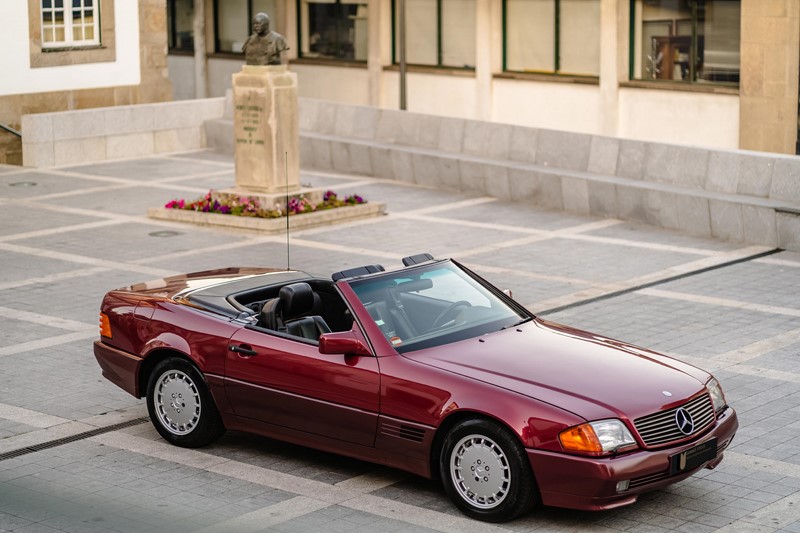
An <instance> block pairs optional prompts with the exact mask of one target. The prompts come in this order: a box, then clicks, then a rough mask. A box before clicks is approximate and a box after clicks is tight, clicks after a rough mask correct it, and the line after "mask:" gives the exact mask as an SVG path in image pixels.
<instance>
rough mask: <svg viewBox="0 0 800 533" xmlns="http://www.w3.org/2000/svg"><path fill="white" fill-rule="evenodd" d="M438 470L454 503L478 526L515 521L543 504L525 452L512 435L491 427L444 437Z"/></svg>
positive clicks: (462, 428) (462, 426)
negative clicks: (478, 524)
mask: <svg viewBox="0 0 800 533" xmlns="http://www.w3.org/2000/svg"><path fill="white" fill-rule="evenodd" d="M439 468H440V472H441V476H442V481H443V483H444V489H445V492H447V495H448V496H449V497H450V499H451V500H453V503H455V504H456V505H457V506H458V507H459V508H460V509H461V510H462V511H463V512H464V513H465V514H466V515H468V516H470V517H472V518H477V519H478V520H484V521H487V522H505V521H507V520H511V519H513V518H516V517H518V516H520V515H522V514H523V513H525V512H527V511H529V510H530V509H531V507H533V505H534V504H535V503H536V502H537V501H538V499H539V493H538V490H537V488H536V480H535V479H534V477H533V472H532V471H531V467H530V464H529V462H528V458H527V457H526V455H525V450H524V449H523V448H522V446H521V445H520V443H519V442H518V441H517V439H516V437H515V436H514V435H513V434H512V433H511V431H509V430H508V429H507V428H505V427H504V426H501V425H500V424H498V423H496V422H493V421H489V420H482V419H477V420H465V421H463V422H459V423H458V424H456V425H455V426H454V427H453V428H452V429H451V430H450V432H449V433H448V434H447V437H445V440H444V443H443V445H442V453H441V456H440V461H439Z"/></svg>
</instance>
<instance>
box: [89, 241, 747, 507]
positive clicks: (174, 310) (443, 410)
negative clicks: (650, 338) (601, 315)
mask: <svg viewBox="0 0 800 533" xmlns="http://www.w3.org/2000/svg"><path fill="white" fill-rule="evenodd" d="M403 264H404V266H403V267H402V268H398V269H396V270H390V271H386V270H385V269H384V268H383V267H382V266H380V265H366V266H361V267H355V268H352V269H349V270H345V271H341V272H336V273H334V274H333V275H332V276H331V277H330V278H320V277H314V276H311V275H308V274H306V273H304V272H300V271H286V270H277V269H256V268H231V269H224V270H215V271H209V272H200V273H194V274H186V275H182V276H174V277H169V278H165V279H162V280H158V281H153V282H148V283H141V284H136V285H132V286H130V287H126V288H122V289H118V290H113V291H110V292H109V293H108V294H106V296H105V298H104V299H103V302H102V307H101V313H100V332H101V337H100V339H99V340H98V341H96V342H95V344H94V353H95V356H96V357H97V361H98V362H99V364H100V367H101V368H102V372H103V375H104V376H105V377H106V378H107V379H109V380H110V381H111V382H113V383H114V384H116V385H118V386H119V387H121V388H122V389H124V390H125V391H127V392H128V393H130V394H132V395H133V396H135V397H137V398H142V397H144V398H146V401H147V408H148V410H149V414H150V417H151V419H152V422H153V424H154V426H155V428H156V430H158V432H159V433H160V434H161V436H162V437H163V438H164V439H165V440H167V441H168V442H170V443H172V444H175V445H177V446H185V447H199V446H204V445H208V444H210V443H212V442H213V441H214V440H215V439H217V438H218V437H219V436H220V435H222V433H223V432H224V431H225V430H226V429H228V430H237V431H247V432H252V433H257V434H259V435H263V436H267V437H270V438H274V439H280V440H284V441H288V442H292V443H296V444H299V445H303V446H308V447H311V448H316V449H319V450H325V451H328V452H335V453H337V454H341V455H346V456H349V457H354V458H358V459H361V460H365V461H372V462H375V463H380V464H383V465H387V466H389V467H393V468H398V469H402V470H405V471H408V472H412V473H414V474H417V475H419V476H424V477H427V478H440V479H441V480H442V482H443V485H444V490H445V491H446V492H447V494H448V495H449V496H450V498H451V499H452V500H453V502H454V503H455V504H456V505H457V506H458V507H459V508H460V509H461V510H462V511H463V512H464V513H466V514H467V515H469V516H471V517H474V518H478V519H481V520H487V521H495V522H497V521H504V520H510V519H512V518H514V517H517V516H519V515H521V514H523V513H525V512H527V511H528V510H529V509H531V508H532V507H533V506H535V505H537V504H544V505H550V506H558V507H568V508H573V509H583V510H602V509H610V508H614V507H618V506H622V505H627V504H631V503H633V502H635V501H636V499H637V496H638V495H639V494H641V493H642V492H644V491H648V490H653V489H656V488H659V487H663V486H665V485H668V484H671V483H675V482H677V481H680V480H682V479H684V478H686V477H687V476H690V475H691V474H693V473H694V472H697V471H698V470H699V469H702V468H714V467H715V466H716V465H717V464H719V462H720V461H721V460H722V454H723V450H725V448H726V447H727V446H728V445H729V444H730V442H731V440H732V439H733V436H734V433H735V432H736V429H737V427H738V422H737V418H736V413H735V412H734V410H733V409H732V408H731V407H730V406H728V405H727V403H726V401H725V396H724V394H723V392H722V388H721V387H720V384H719V383H718V382H717V380H716V379H714V378H713V377H712V376H711V375H710V374H709V373H707V372H705V371H703V370H700V369H698V368H696V367H694V366H690V365H688V364H685V363H682V362H680V361H678V360H675V359H671V358H669V357H666V356H664V355H661V354H658V353H656V352H653V351H650V350H646V349H643V348H639V347H636V346H632V345H630V344H626V343H624V342H620V341H616V340H612V339H609V338H605V337H603V336H600V335H596V334H593V333H588V332H585V331H580V330H578V329H574V328H571V327H568V326H563V325H559V324H555V323H553V322H549V321H547V320H543V319H541V318H538V317H536V316H534V315H533V314H531V313H530V312H529V311H527V310H526V309H525V308H524V307H523V306H521V305H520V304H519V303H517V302H516V301H515V300H513V299H512V298H511V297H510V296H509V295H508V294H507V292H504V291H502V290H500V289H498V288H496V287H494V286H493V285H491V284H490V283H488V282H487V281H485V280H484V279H482V278H481V277H480V276H478V275H476V274H475V273H473V272H471V271H470V270H469V269H468V268H466V267H464V266H463V265H461V264H459V263H458V262H457V261H454V260H435V259H433V258H432V257H431V256H430V255H428V254H421V255H418V256H411V257H407V258H404V259H403Z"/></svg>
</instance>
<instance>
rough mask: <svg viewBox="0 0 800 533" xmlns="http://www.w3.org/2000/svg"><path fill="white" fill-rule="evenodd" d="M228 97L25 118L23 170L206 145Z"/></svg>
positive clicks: (32, 115)
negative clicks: (207, 129) (207, 126)
mask: <svg viewBox="0 0 800 533" xmlns="http://www.w3.org/2000/svg"><path fill="white" fill-rule="evenodd" d="M224 100H225V99H224V98H209V99H203V100H183V101H180V102H164V103H155V104H141V105H134V106H116V107H105V108H97V109H86V110H80V111H64V112H57V113H36V114H31V115H24V116H23V117H22V136H23V137H22V138H23V165H24V166H26V167H51V166H60V165H72V164H76V163H81V162H95V161H104V160H107V159H120V158H127V157H140V156H147V155H153V154H159V153H167V152H179V151H186V150H194V149H199V148H203V147H205V146H206V139H205V133H204V130H203V125H204V123H205V122H206V121H207V120H212V119H218V118H220V117H222V114H223V107H224Z"/></svg>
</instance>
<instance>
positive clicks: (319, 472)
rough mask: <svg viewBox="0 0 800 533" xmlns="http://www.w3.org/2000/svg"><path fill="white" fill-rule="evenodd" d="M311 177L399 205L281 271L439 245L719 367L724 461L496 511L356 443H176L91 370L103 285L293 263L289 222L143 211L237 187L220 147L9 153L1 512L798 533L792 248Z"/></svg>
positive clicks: (310, 242)
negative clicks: (733, 425)
mask: <svg viewBox="0 0 800 533" xmlns="http://www.w3.org/2000/svg"><path fill="white" fill-rule="evenodd" d="M302 179H303V181H304V182H306V183H310V184H313V185H316V186H322V187H329V188H332V189H335V190H337V191H339V192H340V193H356V192H357V193H359V194H361V195H363V196H365V197H366V198H368V199H369V200H375V201H384V202H387V204H388V209H389V215H388V216H385V217H382V218H380V219H371V220H369V221H361V222H355V223H350V224H348V225H346V226H335V227H325V228H318V229H312V230H306V231H302V232H297V233H295V234H293V236H292V238H291V241H292V247H291V263H292V266H293V267H294V268H298V269H302V270H306V271H309V272H311V273H313V274H318V275H323V276H327V275H329V274H330V272H332V271H336V270H340V269H342V268H345V267H349V266H355V265H358V264H367V263H372V262H381V263H383V264H396V263H397V264H399V260H400V257H402V256H404V255H410V254H414V253H419V252H423V251H427V252H431V253H433V254H434V255H435V256H438V257H445V256H451V257H455V258H457V259H460V260H462V261H463V262H465V263H466V264H467V265H468V266H469V267H471V268H473V269H474V270H476V271H477V272H478V273H480V274H483V275H484V276H485V277H487V278H488V279H490V280H491V281H493V282H495V283H496V284H497V285H499V286H502V287H508V288H511V289H512V290H513V291H514V295H515V297H516V298H517V299H518V300H520V301H521V302H522V303H524V304H525V305H527V306H528V307H529V308H530V309H531V310H533V311H534V312H539V313H543V314H545V315H546V316H547V317H548V318H550V319H553V320H556V321H563V322H566V323H568V324H572V325H575V326H579V327H584V328H586V329H590V330H593V331H596V332H599V333H603V334H605V335H608V336H611V337H616V338H621V339H624V340H628V341H632V342H635V343H639V344H642V345H645V346H648V347H652V348H655V349H658V350H661V351H664V352H666V353H668V354H670V355H672V356H674V357H676V358H678V359H681V360H684V361H687V362H690V363H693V364H697V365H699V366H701V367H703V368H706V369H709V370H711V371H713V372H715V374H716V376H717V377H718V378H719V379H720V381H721V382H722V384H723V386H724V388H725V391H726V393H727V397H728V400H729V403H731V404H732V405H733V406H734V407H735V408H736V409H737V410H738V412H739V415H740V421H741V429H740V430H739V433H738V435H737V436H736V439H735V440H734V442H733V445H732V447H731V448H730V449H729V450H728V451H727V452H726V454H725V456H726V457H725V460H724V461H723V462H722V464H721V465H720V466H719V467H718V468H717V469H715V470H714V471H703V472H701V473H699V474H698V475H695V476H693V477H692V478H690V479H688V480H685V481H683V482H681V483H678V484H677V485H674V486H672V487H670V488H667V489H665V490H661V491H657V492H653V493H649V494H646V495H644V496H642V497H641V498H640V500H639V501H638V502H637V503H636V504H634V505H631V506H629V507H626V508H622V509H618V510H614V511H607V512H599V513H584V512H573V511H567V510H561V509H554V508H542V509H539V510H537V511H535V512H533V513H531V514H530V515H528V516H525V517H523V518H522V519H519V520H517V521H515V522H512V523H508V524H502V525H489V524H483V523H479V522H475V521H472V520H469V519H467V518H465V517H464V516H463V515H461V514H460V513H459V512H458V511H457V510H456V509H455V508H454V507H453V505H452V504H451V503H450V502H449V501H448V500H447V498H446V497H445V495H444V493H443V491H442V489H441V488H440V486H439V485H438V484H437V483H435V482H431V481H427V480H424V479H420V478H416V477H414V476H411V475H408V474H405V473H403V472H400V471H396V470H390V469H386V468H381V467H377V466H375V465H372V464H368V463H363V462H360V461H355V460H352V459H346V458H342V457H338V456H334V455H330V454H326V453H320V452H317V451H314V450H309V449H304V448H300V447H297V446H290V445H286V444H283V443H280V442H276V441H272V440H269V439H264V438H258V437H254V436H250V435H244V434H240V433H234V432H229V433H228V434H227V435H226V436H225V437H223V438H222V439H221V440H220V441H218V442H217V443H215V444H214V445H212V446H209V447H206V448H203V449H200V450H184V449H179V448H175V447H172V446H169V445H167V444H166V443H165V442H164V441H163V440H161V439H160V438H159V437H158V435H157V434H156V432H155V431H154V430H153V428H152V426H151V425H150V424H149V423H148V422H146V421H144V420H143V419H142V417H144V416H146V409H145V406H144V401H142V400H137V399H134V398H132V397H131V396H128V395H127V394H126V393H124V392H123V391H121V390H120V389H118V388H117V387H115V386H113V385H112V384H111V383H109V382H107V381H106V380H104V379H103V378H102V377H101V376H100V371H99V368H98V366H97V364H96V362H95V360H94V357H93V355H92V348H91V343H92V341H93V340H94V339H95V338H96V337H97V326H96V321H97V311H98V306H99V303H100V299H101V297H102V295H103V294H104V293H105V292H106V291H107V290H109V289H111V288H115V287H119V286H123V285H127V284H130V283H134V282H138V281H144V280H148V279H153V278H156V277H162V276H164V275H170V274H174V273H178V272H188V271H194V270H202V269H207V268H212V267H223V266H232V265H242V266H249V265H255V266H283V265H285V264H286V260H287V257H286V246H285V237H284V236H278V237H269V236H263V235H258V234H254V233H241V232H239V233H234V232H230V231H221V230H216V229H209V228H201V227H194V226H185V225H176V224H171V223H167V222H156V221H153V220H149V219H147V218H146V217H145V216H144V213H145V212H146V209H147V208H148V207H153V206H158V205H162V204H163V203H165V202H166V201H168V200H170V199H173V198H179V197H187V198H193V197H196V196H199V195H201V194H203V193H205V192H206V191H207V190H208V189H209V188H221V187H227V186H230V185H231V184H232V183H233V181H234V180H233V164H232V161H231V160H230V159H229V158H227V157H223V156H219V155H216V154H213V153H210V152H197V153H190V154H176V155H171V156H165V157H154V158H144V159H135V160H130V161H119V162H109V163H103V164H93V165H83V166H73V167H68V168H58V169H49V170H20V169H19V168H15V167H0V253H1V254H2V255H1V256H0V257H2V259H0V265H1V266H2V268H0V324H2V326H1V327H0V375H2V381H0V454H2V455H0V458H1V459H0V530H7V531H20V532H22V531H119V532H139V531H153V532H161V531H194V530H200V531H261V530H268V531H282V532H293V531H317V530H319V531H331V532H336V531H347V532H348V533H353V532H357V531H404V532H411V531H429V530H433V531H452V532H469V531H481V532H483V531H501V530H510V531H519V532H522V531H559V532H563V531H575V530H581V531H589V530H591V531H608V532H611V531H637V532H638V531H686V532H691V533H696V532H703V531H758V532H771V531H787V532H795V533H800V371H798V361H800V254H792V253H787V252H780V253H774V254H771V255H765V256H763V257H761V258H755V259H754V258H753V257H754V256H757V255H758V254H760V253H762V252H767V251H768V250H766V249H764V248H759V247H749V246H743V245H736V244H730V243H724V242H719V241H710V240H703V239H698V238H693V237H689V236H686V235H682V234H678V233H672V232H664V231H659V230H655V229H652V228H644V227H640V226H635V225H632V224H628V223H624V222H621V221H618V220H602V219H594V218H586V217H579V216H575V215H570V214H565V213H558V212H551V211H545V210H540V209H537V208H533V207H531V206H528V205H521V204H514V203H503V202H500V201H497V200H495V199H492V198H479V197H469V196H465V195H459V194H456V193H450V192H443V191H438V190H430V189H424V188H419V187H413V186H409V185H403V184H399V183H394V182H387V181H381V180H376V179H370V178H365V177H359V176H343V175H333V174H319V173H313V172H304V173H303V178H302ZM126 422H127V423H128V424H125V423H126ZM115 424H120V425H119V426H115ZM109 427H111V430H108V428H109ZM102 428H106V429H104V430H102V431H99V430H100V429H102ZM44 443H50V445H48V446H42V444H44ZM52 444H58V445H52ZM17 451H19V453H12V452H17Z"/></svg>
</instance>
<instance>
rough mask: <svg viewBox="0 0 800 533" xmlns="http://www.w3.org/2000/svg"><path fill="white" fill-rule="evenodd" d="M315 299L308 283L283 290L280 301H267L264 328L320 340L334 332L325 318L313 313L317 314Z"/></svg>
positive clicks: (279, 295)
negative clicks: (323, 335) (321, 336)
mask: <svg viewBox="0 0 800 533" xmlns="http://www.w3.org/2000/svg"><path fill="white" fill-rule="evenodd" d="M314 296H315V295H314V290H313V289H312V288H311V286H310V285H309V284H308V283H305V282H299V283H292V284H291V285H285V286H283V287H281V290H280V292H278V297H277V298H273V299H272V300H267V301H266V302H264V306H263V307H262V308H261V325H262V326H264V327H265V328H267V329H272V330H275V331H285V332H286V333H288V334H289V335H294V336H296V337H303V338H305V339H311V340H319V336H320V335H321V334H323V333H330V331H331V329H330V328H329V327H328V324H327V323H326V322H325V319H323V318H322V317H321V316H319V315H311V314H310V313H313V312H314V305H315V298H314Z"/></svg>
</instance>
